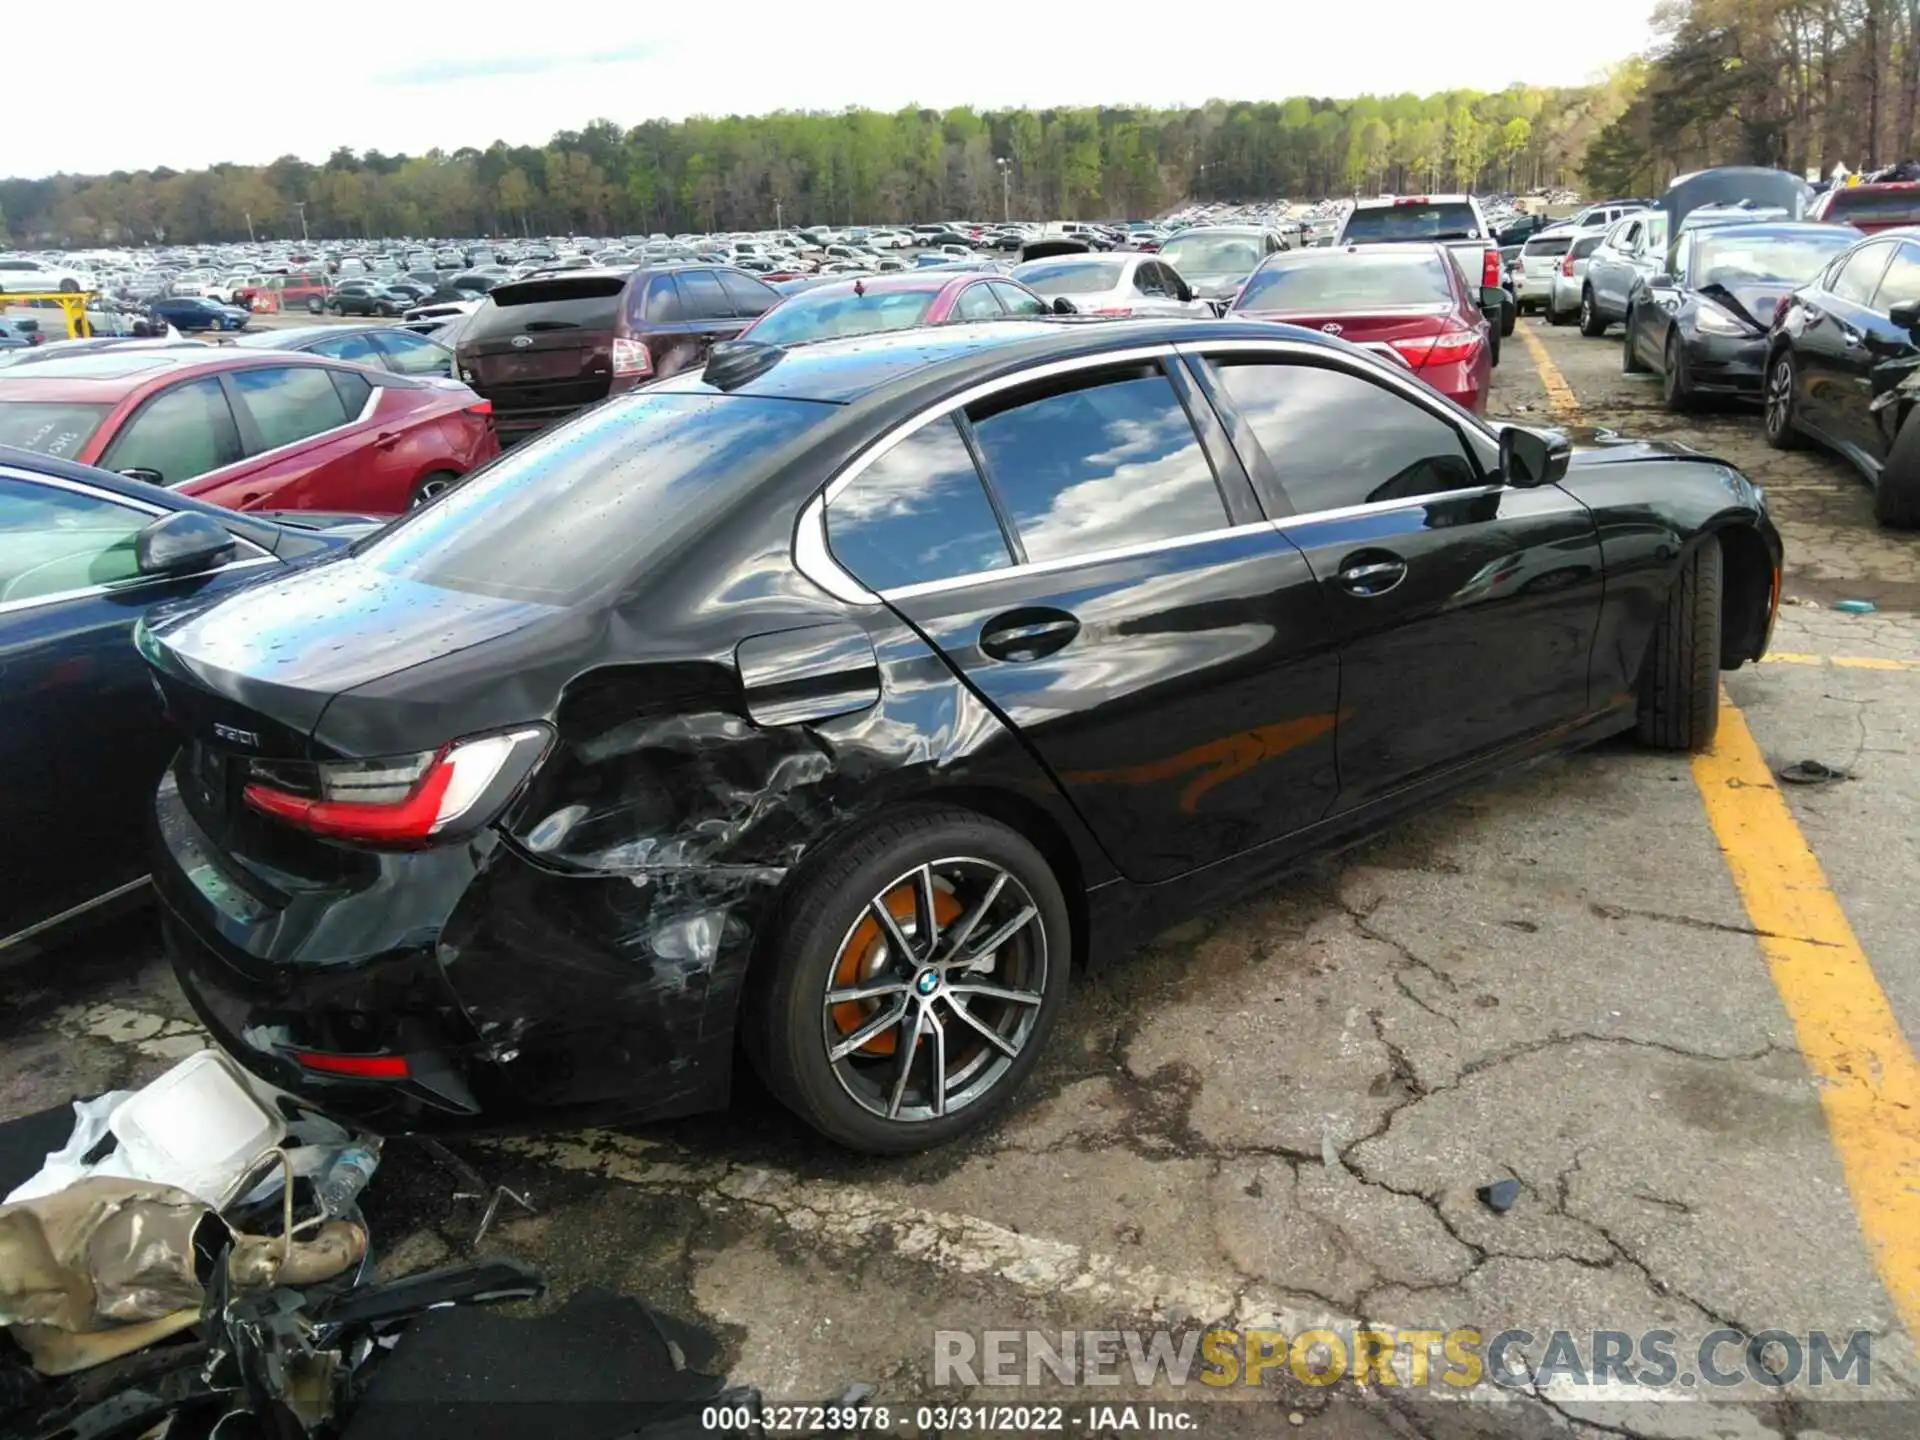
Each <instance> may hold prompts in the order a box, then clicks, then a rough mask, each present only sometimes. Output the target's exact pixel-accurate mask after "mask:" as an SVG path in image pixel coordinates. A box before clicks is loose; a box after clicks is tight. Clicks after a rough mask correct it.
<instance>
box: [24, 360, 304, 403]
mask: <svg viewBox="0 0 1920 1440" xmlns="http://www.w3.org/2000/svg"><path fill="white" fill-rule="evenodd" d="M266 363H272V364H274V365H288V364H293V365H325V364H327V363H328V362H327V361H326V360H324V359H322V358H321V357H319V356H311V355H302V354H300V353H298V352H297V351H264V352H263V351H258V350H233V349H218V350H216V349H214V348H213V347H211V346H207V347H204V348H203V349H201V350H200V351H198V352H196V351H194V350H189V349H186V348H184V347H183V348H181V349H178V350H134V349H127V350H97V351H95V352H93V353H92V354H89V355H75V356H73V357H72V358H71V359H62V360H45V361H42V362H40V363H39V364H37V365H14V366H9V367H7V368H6V369H5V370H0V400H64V401H73V402H76V403H82V404H105V403H111V402H113V401H115V400H119V399H121V398H122V397H124V396H125V395H127V394H129V393H130V392H132V391H134V390H137V389H139V388H140V387H141V386H142V385H145V384H147V383H149V382H150V381H154V380H158V379H160V378H161V377H163V376H169V375H211V374H217V373H219V372H220V371H223V370H245V369H249V368H251V367H254V366H258V365H261V364H266Z"/></svg>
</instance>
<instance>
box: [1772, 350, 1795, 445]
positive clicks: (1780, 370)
mask: <svg viewBox="0 0 1920 1440" xmlns="http://www.w3.org/2000/svg"><path fill="white" fill-rule="evenodd" d="M1792 413H1793V361H1792V360H1790V359H1788V358H1787V357H1786V356H1785V355H1782V356H1781V357H1780V358H1779V359H1778V360H1776V361H1774V362H1773V369H1771V370H1769V371H1768V372H1767V414H1766V423H1767V433H1768V434H1769V435H1774V436H1780V435H1784V434H1786V433H1787V425H1788V423H1789V417H1790V416H1791V415H1792Z"/></svg>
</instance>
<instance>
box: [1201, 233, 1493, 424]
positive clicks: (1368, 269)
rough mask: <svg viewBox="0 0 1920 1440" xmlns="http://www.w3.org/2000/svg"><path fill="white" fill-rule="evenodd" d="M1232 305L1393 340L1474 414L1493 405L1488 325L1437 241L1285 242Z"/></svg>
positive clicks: (1423, 374)
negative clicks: (1288, 246)
mask: <svg viewBox="0 0 1920 1440" xmlns="http://www.w3.org/2000/svg"><path fill="white" fill-rule="evenodd" d="M1227 313H1228V314H1229V315H1234V316H1238V317H1240V318H1241V319H1244V320H1281V321H1284V322H1286V323H1287V324H1289V325H1302V326H1305V327H1307V328H1308V329H1311V330H1323V331H1325V332H1326V333H1327V334H1329V335H1338V336H1339V337H1340V338H1341V339H1342V340H1351V341H1354V342H1355V343H1356V344H1362V345H1374V346H1379V345H1388V346H1391V347H1392V348H1393V349H1394V350H1395V351H1396V352H1398V354H1399V355H1400V357H1401V358H1402V359H1404V360H1405V361H1406V362H1407V365H1408V368H1410V369H1411V370H1412V371H1413V373H1414V374H1415V375H1417V376H1419V377H1420V379H1422V380H1424V381H1426V383H1427V384H1428V385H1430V386H1432V387H1433V388H1434V389H1435V390H1438V391H1439V392H1440V393H1441V394H1442V395H1444V396H1446V397H1447V398H1448V399H1449V400H1452V401H1454V402H1455V403H1456V404H1459V405H1462V406H1464V407H1465V408H1466V409H1468V410H1471V411H1473V413H1474V414H1476V415H1478V414H1481V413H1483V412H1484V411H1485V410H1486V408H1487V390H1488V387H1490V386H1491V385H1492V383H1493V353H1492V333H1491V328H1490V326H1489V325H1488V322H1487V317H1486V316H1485V315H1483V314H1481V313H1480V306H1479V304H1478V299H1477V296H1476V295H1473V294H1469V293H1468V290H1467V284H1466V280H1465V279H1464V278H1463V277H1462V276H1461V274H1460V267H1459V266H1457V265H1456V264H1454V262H1453V258H1452V257H1451V256H1450V255H1448V254H1447V252H1446V251H1445V250H1444V249H1443V248H1442V247H1440V246H1439V245H1349V246H1345V247H1343V248H1340V249H1314V250H1283V251H1281V252H1280V253H1279V254H1277V255H1270V256H1268V257H1267V258H1266V260H1265V261H1263V262H1262V263H1261V266H1260V268H1259V269H1258V270H1255V271H1254V272H1253V274H1252V275H1250V276H1248V277H1247V283H1246V284H1245V285H1243V286H1241V287H1240V293H1239V294H1238V295H1236V296H1235V297H1234V300H1233V304H1232V305H1231V306H1229V307H1228V310H1227Z"/></svg>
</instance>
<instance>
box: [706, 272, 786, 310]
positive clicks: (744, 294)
mask: <svg viewBox="0 0 1920 1440" xmlns="http://www.w3.org/2000/svg"><path fill="white" fill-rule="evenodd" d="M719 280H720V288H721V289H722V290H725V291H726V292H727V300H728V302H729V303H730V304H731V305H732V306H733V313H734V314H736V315H745V316H747V317H749V318H751V317H753V316H755V315H764V314H765V313H766V312H767V311H768V310H771V309H772V308H773V306H774V303H775V302H776V301H778V300H779V298H780V297H779V295H777V294H776V293H774V291H773V290H771V289H769V288H768V287H767V286H765V285H762V284H761V283H760V282H759V281H758V280H753V279H749V278H748V277H747V276H745V275H732V274H729V273H728V272H727V271H725V270H722V271H720V272H719Z"/></svg>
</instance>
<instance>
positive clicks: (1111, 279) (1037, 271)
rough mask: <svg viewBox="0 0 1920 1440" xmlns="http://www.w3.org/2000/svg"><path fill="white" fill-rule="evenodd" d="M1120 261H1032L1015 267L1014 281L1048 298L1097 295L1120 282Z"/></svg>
mask: <svg viewBox="0 0 1920 1440" xmlns="http://www.w3.org/2000/svg"><path fill="white" fill-rule="evenodd" d="M1125 263H1126V262H1124V261H1121V260H1080V259H1074V260H1029V261H1028V262H1027V263H1026V264H1025V265H1016V266H1015V267H1014V271H1013V278H1014V279H1016V280H1018V281H1019V282H1020V283H1021V284H1022V285H1025V286H1026V287H1027V288H1028V289H1029V290H1044V291H1045V292H1046V293H1047V294H1049V295H1094V294H1098V293H1099V292H1100V291H1102V290H1111V289H1113V288H1114V287H1115V286H1117V285H1118V284H1119V283H1120V271H1121V268H1122V266H1123V265H1124V264H1125Z"/></svg>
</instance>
